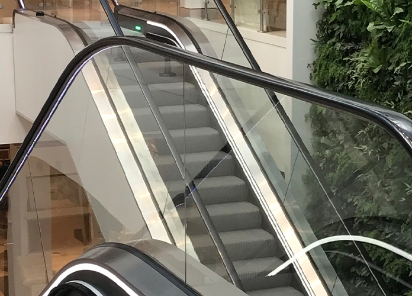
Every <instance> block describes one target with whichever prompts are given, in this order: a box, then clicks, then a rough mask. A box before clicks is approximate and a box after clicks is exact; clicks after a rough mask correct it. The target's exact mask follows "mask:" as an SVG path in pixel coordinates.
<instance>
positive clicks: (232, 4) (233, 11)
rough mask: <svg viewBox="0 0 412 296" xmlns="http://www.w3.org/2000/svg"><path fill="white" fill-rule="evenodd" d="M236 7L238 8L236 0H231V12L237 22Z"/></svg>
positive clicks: (234, 21)
mask: <svg viewBox="0 0 412 296" xmlns="http://www.w3.org/2000/svg"><path fill="white" fill-rule="evenodd" d="M235 9H236V3H235V0H230V14H231V17H232V20H233V23H236V19H235Z"/></svg>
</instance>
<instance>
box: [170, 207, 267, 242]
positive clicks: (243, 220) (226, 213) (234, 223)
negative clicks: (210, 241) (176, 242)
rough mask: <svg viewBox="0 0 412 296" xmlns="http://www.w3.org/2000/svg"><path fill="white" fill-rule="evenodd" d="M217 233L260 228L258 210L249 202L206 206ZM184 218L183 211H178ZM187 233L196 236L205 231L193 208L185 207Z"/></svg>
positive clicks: (197, 212)
mask: <svg viewBox="0 0 412 296" xmlns="http://www.w3.org/2000/svg"><path fill="white" fill-rule="evenodd" d="M206 209H207V211H208V213H209V215H210V217H211V218H212V221H213V224H214V225H215V228H216V230H217V231H218V232H226V231H235V230H244V229H255V228H258V227H260V225H261V223H262V216H261V215H260V209H259V208H258V207H257V206H255V205H253V204H251V203H249V202H232V203H226V204H214V205H208V206H206ZM178 211H180V212H181V215H182V216H184V213H185V209H184V208H183V209H179V210H178ZM186 221H187V229H188V230H187V232H188V233H189V234H193V233H194V234H198V233H202V232H204V231H205V227H204V222H203V220H202V219H201V218H200V214H199V211H198V210H197V208H196V207H195V206H191V207H186Z"/></svg>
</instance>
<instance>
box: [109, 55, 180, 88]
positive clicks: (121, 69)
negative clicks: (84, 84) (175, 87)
mask: <svg viewBox="0 0 412 296" xmlns="http://www.w3.org/2000/svg"><path fill="white" fill-rule="evenodd" d="M110 67H111V69H112V72H111V74H114V75H115V76H116V77H117V79H118V81H119V85H122V86H123V85H133V84H132V82H133V81H134V82H135V83H136V76H135V73H134V71H133V68H132V66H131V65H130V64H129V63H128V62H127V61H113V62H111V64H110ZM137 69H138V70H140V74H141V78H142V79H143V81H141V82H143V83H145V84H154V83H171V82H174V83H180V85H181V87H182V86H183V80H184V79H183V66H181V64H179V63H177V62H171V63H170V72H172V73H174V74H175V75H172V76H168V75H164V73H165V71H168V69H167V68H165V63H164V62H148V63H138V64H137Z"/></svg>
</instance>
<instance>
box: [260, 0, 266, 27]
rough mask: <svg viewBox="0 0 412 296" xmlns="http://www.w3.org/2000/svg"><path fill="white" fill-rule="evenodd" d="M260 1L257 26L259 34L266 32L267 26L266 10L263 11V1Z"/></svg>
mask: <svg viewBox="0 0 412 296" xmlns="http://www.w3.org/2000/svg"><path fill="white" fill-rule="evenodd" d="M259 1H260V10H259V15H260V17H259V19H260V24H259V32H263V33H265V32H267V25H266V20H265V18H266V13H267V10H266V9H265V2H264V1H265V0H259Z"/></svg>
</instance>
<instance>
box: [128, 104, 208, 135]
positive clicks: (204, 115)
mask: <svg viewBox="0 0 412 296" xmlns="http://www.w3.org/2000/svg"><path fill="white" fill-rule="evenodd" d="M132 111H133V114H134V116H135V118H136V121H137V123H138V124H139V127H140V129H141V130H142V132H143V133H145V132H153V131H158V130H159V128H155V127H154V126H153V123H152V122H153V118H154V116H153V113H152V111H151V110H150V108H134V109H132ZM159 111H160V114H161V115H162V119H163V122H164V123H165V125H166V127H167V128H168V129H169V130H173V129H184V128H195V127H204V126H209V114H208V111H207V108H206V107H204V106H202V105H198V104H188V105H175V106H163V107H159Z"/></svg>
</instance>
